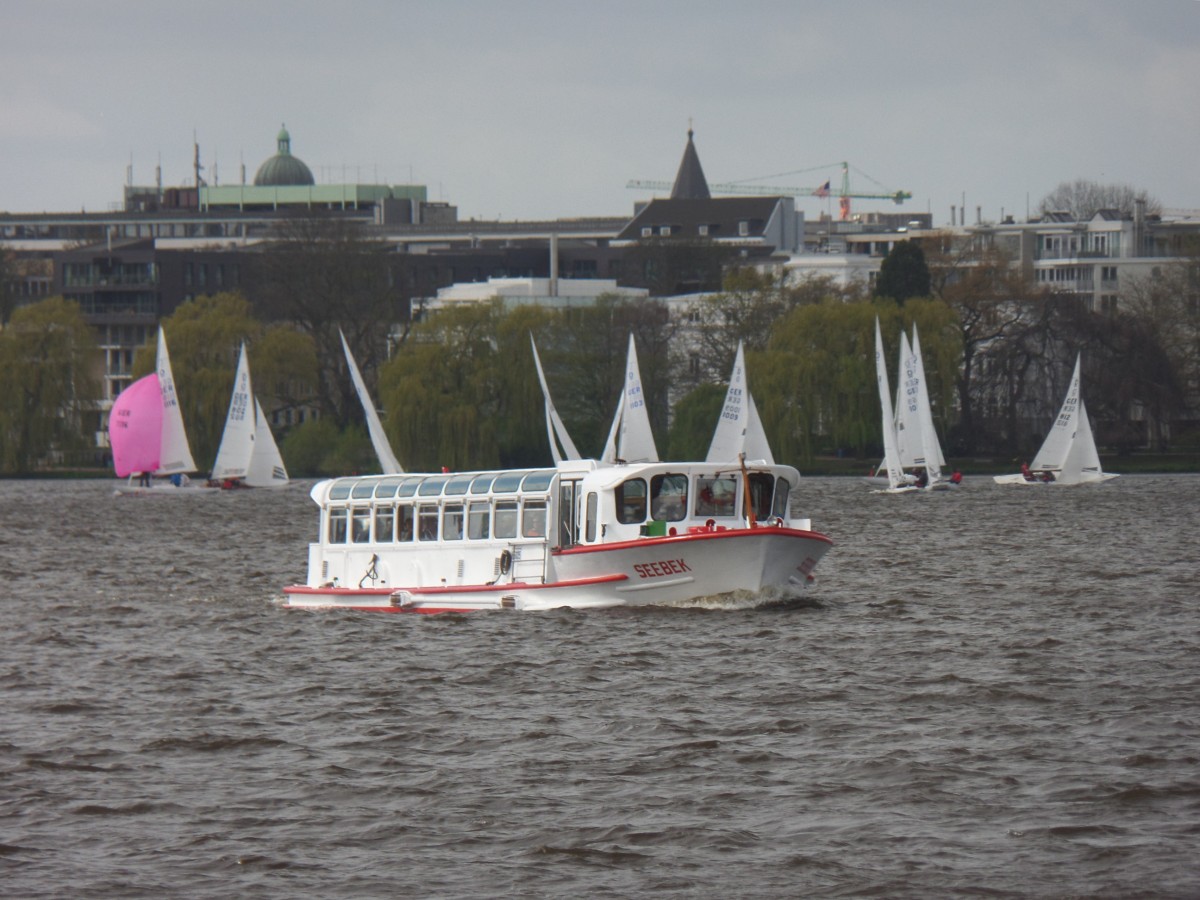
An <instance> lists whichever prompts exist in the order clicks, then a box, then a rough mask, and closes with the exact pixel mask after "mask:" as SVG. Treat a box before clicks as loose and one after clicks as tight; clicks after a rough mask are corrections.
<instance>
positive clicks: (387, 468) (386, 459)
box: [338, 329, 404, 475]
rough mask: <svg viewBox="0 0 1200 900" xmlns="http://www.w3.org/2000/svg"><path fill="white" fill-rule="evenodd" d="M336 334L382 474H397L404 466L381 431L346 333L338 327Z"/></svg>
mask: <svg viewBox="0 0 1200 900" xmlns="http://www.w3.org/2000/svg"><path fill="white" fill-rule="evenodd" d="M338 335H339V336H340V337H341V339H342V349H343V350H344V351H345V353H346V365H347V366H348V367H349V368H350V378H351V380H352V381H353V382H354V390H355V391H357V392H358V400H359V402H360V403H362V408H363V413H364V414H365V415H366V417H367V431H368V433H369V434H370V435H371V445H372V446H373V447H374V448H375V455H376V456H377V457H379V465H380V467H381V468H382V470H383V474H384V475H399V474H400V473H402V472H403V471H404V468H403V467H402V466H401V465H400V462H399V461H398V460H397V459H396V454H394V453H393V452H392V445H391V444H389V443H388V439H387V435H386V434H385V433H384V431H383V423H382V422H380V421H379V413H378V412H377V411H376V410H375V404H374V403H372V402H371V395H370V394H368V393H367V386H366V384H365V383H363V378H362V373H361V372H359V371H358V363H356V362H355V361H354V354H353V353H351V352H350V345H349V344H348V343H346V335H344V334H342V332H341V329H338Z"/></svg>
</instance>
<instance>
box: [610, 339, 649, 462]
mask: <svg viewBox="0 0 1200 900" xmlns="http://www.w3.org/2000/svg"><path fill="white" fill-rule="evenodd" d="M618 461H623V462H658V448H657V447H656V446H655V445H654V433H653V432H652V431H651V430H650V413H649V411H648V410H647V409H646V394H645V392H644V391H643V390H642V374H641V371H640V370H639V368H638V358H637V348H636V347H635V346H634V343H633V335H632V334H631V335H629V351H628V353H627V354H626V357H625V386H624V388H623V390H622V391H621V399H620V400H619V401H618V402H617V411H616V414H615V415H614V416H613V421H612V427H611V428H610V429H609V431H608V440H607V441H606V442H605V445H604V453H603V455H602V456H601V462H605V463H609V464H612V463H616V462H618Z"/></svg>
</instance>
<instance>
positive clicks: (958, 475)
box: [950, 469, 962, 484]
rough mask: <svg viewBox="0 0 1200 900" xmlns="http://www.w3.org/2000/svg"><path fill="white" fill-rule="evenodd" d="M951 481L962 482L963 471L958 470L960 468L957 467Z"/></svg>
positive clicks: (952, 482) (953, 482)
mask: <svg viewBox="0 0 1200 900" xmlns="http://www.w3.org/2000/svg"><path fill="white" fill-rule="evenodd" d="M950 483H951V484H962V472H960V471H958V469H955V470H954V474H953V475H951V476H950Z"/></svg>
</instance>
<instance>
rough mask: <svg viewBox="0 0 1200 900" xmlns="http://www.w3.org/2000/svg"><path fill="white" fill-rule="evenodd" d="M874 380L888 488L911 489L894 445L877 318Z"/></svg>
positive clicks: (887, 386)
mask: <svg viewBox="0 0 1200 900" xmlns="http://www.w3.org/2000/svg"><path fill="white" fill-rule="evenodd" d="M875 381H876V382H877V384H878V386H879V406H880V408H881V409H880V411H881V413H882V417H881V418H882V422H883V465H884V468H885V469H887V477H888V489H889V490H891V491H896V490H904V489H906V488H907V489H910V490H911V489H912V488H911V487H910V486H909V485H908V482H907V481H906V479H905V477H904V469H903V467H902V466H901V464H900V454H899V452H898V450H897V447H896V418H895V415H894V414H893V411H892V396H891V394H892V392H891V388H890V387H889V385H888V376H887V364H886V363H885V361H884V358H883V335H882V334H881V333H880V330H879V319H878V318H876V319H875Z"/></svg>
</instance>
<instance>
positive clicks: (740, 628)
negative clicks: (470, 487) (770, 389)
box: [0, 476, 1200, 898]
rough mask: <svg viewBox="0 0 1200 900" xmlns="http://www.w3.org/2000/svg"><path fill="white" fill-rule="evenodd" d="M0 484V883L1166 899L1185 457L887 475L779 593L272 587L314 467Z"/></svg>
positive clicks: (1189, 606) (1196, 745)
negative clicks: (380, 609)
mask: <svg viewBox="0 0 1200 900" xmlns="http://www.w3.org/2000/svg"><path fill="white" fill-rule="evenodd" d="M111 489H112V485H111V483H108V482H47V481H8V482H0V585H2V587H0V635H2V636H3V637H2V642H3V643H2V644H0V646H2V648H3V649H2V652H0V894H2V895H3V896H6V897H22V898H25V897H28V898H33V897H89V898H92V897H122V898H125V897H156V898H157V897H167V896H171V897H212V898H228V897H282V896H287V897H293V896H304V897H323V898H343V897H345V898H351V897H353V898H360V897H495V896H526V897H568V896H569V897H579V896H584V895H587V896H601V897H602V896H611V897H630V896H647V895H655V896H678V897H797V896H813V897H817V896H819V897H931V896H954V897H959V896H989V897H1045V896H1053V897H1062V896H1101V897H1189V896H1196V895H1197V894H1198V893H1200V655H1198V653H1197V650H1198V649H1200V612H1198V610H1197V593H1198V590H1197V588H1198V587H1200V561H1198V556H1200V554H1198V553H1197V535H1198V532H1200V529H1198V527H1197V526H1198V524H1200V512H1198V510H1200V477H1194V476H1171V477H1151V476H1144V477H1129V476H1126V477H1123V478H1121V479H1118V480H1117V481H1116V482H1113V483H1111V484H1107V485H1103V486H1100V487H1081V488H1050V489H1022V488H1019V487H1015V488H1014V487H1007V488H1002V487H999V486H996V485H993V484H992V483H991V480H990V479H982V478H981V479H975V478H968V479H967V483H966V485H965V486H964V487H963V488H961V489H960V490H958V491H957V492H954V493H952V494H940V495H924V496H916V497H912V496H899V497H898V496H887V495H879V494H873V493H871V492H870V490H869V488H868V487H867V486H866V485H865V484H864V483H863V482H862V481H859V480H857V479H823V478H813V479H805V480H804V481H803V482H802V485H801V490H802V497H801V502H800V506H801V511H802V512H803V514H805V515H811V516H812V518H813V524H814V527H815V528H817V529H818V530H821V531H824V532H825V533H827V534H829V535H830V536H831V537H832V538H833V539H834V542H835V543H834V547H833V549H832V550H831V551H830V553H829V554H828V555H827V556H826V557H825V559H824V560H823V561H822V563H821V565H820V566H819V567H818V568H817V572H816V574H817V583H816V585H815V586H814V588H813V589H812V590H811V591H810V593H809V594H808V596H807V597H805V598H804V599H801V600H797V601H791V602H786V603H776V604H767V605H758V606H753V605H749V604H746V603H720V602H709V603H703V604H700V605H699V606H698V607H697V608H686V609H676V608H667V609H664V608H657V609H655V608H651V609H640V610H613V611H602V612H587V613H580V612H571V611H566V610H560V611H554V612H549V613H524V614H523V613H499V612H497V613H477V614H472V615H467V616H461V615H444V616H432V617H429V616H407V615H378V614H364V613H353V612H312V611H300V610H287V609H283V608H281V607H280V606H279V605H278V601H279V599H280V596H281V595H280V588H281V587H282V586H283V585H284V584H286V583H289V582H292V581H297V580H302V579H303V577H304V565H305V560H306V553H307V549H306V544H307V541H308V540H309V539H310V538H311V536H312V535H313V534H314V533H315V528H316V516H315V507H314V506H313V505H312V504H311V502H310V501H309V499H308V496H307V489H306V487H305V486H299V485H296V486H293V487H291V488H289V489H288V490H286V491H283V492H277V493H270V492H249V491H248V492H238V493H223V494H220V495H217V496H207V497H191V498H172V499H167V498H140V497H113V496H111Z"/></svg>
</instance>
